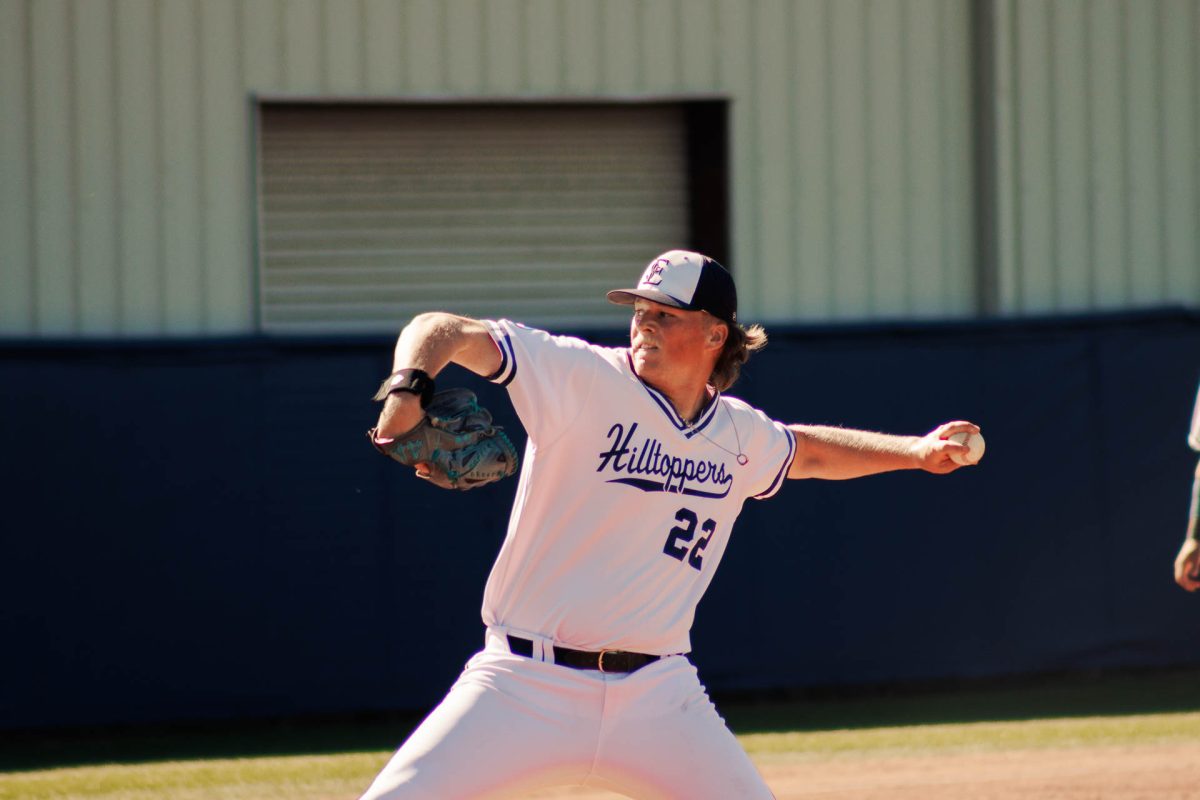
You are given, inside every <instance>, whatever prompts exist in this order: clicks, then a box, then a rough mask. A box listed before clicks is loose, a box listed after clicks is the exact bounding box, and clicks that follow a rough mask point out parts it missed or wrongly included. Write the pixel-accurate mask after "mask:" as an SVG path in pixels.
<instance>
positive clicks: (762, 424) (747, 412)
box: [727, 398, 796, 500]
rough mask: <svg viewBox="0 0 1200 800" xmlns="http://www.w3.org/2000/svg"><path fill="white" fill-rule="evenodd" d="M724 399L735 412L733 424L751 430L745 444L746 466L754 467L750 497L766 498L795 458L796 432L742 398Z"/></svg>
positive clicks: (776, 490)
mask: <svg viewBox="0 0 1200 800" xmlns="http://www.w3.org/2000/svg"><path fill="white" fill-rule="evenodd" d="M727 401H728V402H729V403H730V408H731V410H733V412H734V417H735V419H736V423H735V424H736V425H737V426H738V427H746V428H748V429H749V430H750V436H749V440H748V441H747V443H746V447H745V451H746V455H747V456H748V457H749V458H750V462H749V464H748V466H752V467H754V469H753V472H752V473H751V475H752V477H751V484H750V492H749V496H750V497H752V498H754V499H755V500H765V499H767V498H768V497H772V496H774V495H775V493H776V492H778V491H779V489H780V487H781V486H783V482H784V481H785V480H786V479H787V472H788V469H789V468H791V466H792V459H793V458H795V457H796V435H795V434H794V433H792V431H791V430H790V429H789V428H788V427H787V426H786V425H784V424H783V423H782V422H776V421H775V420H773V419H771V418H770V417H768V416H767V415H766V414H764V413H763V412H762V411H759V410H758V409H756V408H753V407H751V406H749V405H747V404H746V403H744V402H742V401H741V400H738V399H736V398H727ZM747 423H749V424H748V425H747Z"/></svg>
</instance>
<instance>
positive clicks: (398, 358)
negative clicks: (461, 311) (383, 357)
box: [376, 311, 501, 438]
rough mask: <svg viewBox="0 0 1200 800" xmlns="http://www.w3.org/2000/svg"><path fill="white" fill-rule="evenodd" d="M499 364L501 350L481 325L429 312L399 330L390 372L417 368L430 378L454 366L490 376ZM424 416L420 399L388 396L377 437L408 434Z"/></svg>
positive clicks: (394, 395) (475, 321)
mask: <svg viewBox="0 0 1200 800" xmlns="http://www.w3.org/2000/svg"><path fill="white" fill-rule="evenodd" d="M500 362H501V356H500V350H499V349H498V348H497V347H496V343H495V342H494V341H492V337H491V334H489V333H488V329H487V327H486V326H485V325H484V324H483V323H482V322H480V321H478V320H474V319H471V318H470V317H460V316H458V315H456V314H447V313H445V312H442V311H432V312H427V313H424V314H418V315H417V316H415V317H413V319H412V321H411V322H409V323H408V324H407V325H405V326H404V330H402V331H400V337H399V338H398V339H397V340H396V348H395V350H394V352H393V354H392V371H393V372H395V371H396V370H401V369H419V370H423V371H424V372H426V373H428V374H429V376H430V377H431V378H432V377H434V376H436V375H437V374H438V373H439V372H441V371H442V370H443V369H445V367H446V365H447V364H451V363H453V364H458V365H459V366H461V367H465V368H466V369H469V370H471V372H474V373H475V374H477V375H491V374H492V373H494V372H495V371H496V370H498V369H499V368H500ZM423 416H424V412H423V411H422V409H421V401H420V398H419V397H417V396H416V395H415V394H412V393H410V392H397V393H395V394H391V395H388V397H387V400H386V401H384V404H383V410H382V411H380V412H379V422H378V424H377V425H376V428H377V434H376V435H377V436H379V437H380V438H394V437H396V436H399V435H401V434H403V433H407V432H408V431H410V430H412V429H413V427H415V426H416V424H417V423H418V422H420V421H421V418H422V417H423Z"/></svg>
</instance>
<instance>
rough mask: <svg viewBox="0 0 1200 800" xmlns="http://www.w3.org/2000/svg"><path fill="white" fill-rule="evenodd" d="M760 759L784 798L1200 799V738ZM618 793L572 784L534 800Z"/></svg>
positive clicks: (609, 798) (605, 797)
mask: <svg viewBox="0 0 1200 800" xmlns="http://www.w3.org/2000/svg"><path fill="white" fill-rule="evenodd" d="M758 763H759V766H760V768H761V769H762V771H763V774H764V775H765V776H766V778H767V782H768V783H769V784H770V785H771V788H772V789H773V790H774V792H775V795H776V797H777V798H778V800H794V799H795V798H810V797H819V798H826V799H827V800H885V798H886V800H951V799H953V800H966V799H967V798H969V800H1018V798H1020V800H1029V798H1036V800H1110V798H1111V799H1114V800H1115V799H1118V798H1119V800H1151V798H1153V800H1200V747H1198V746H1197V745H1194V744H1190V745H1158V746H1156V745H1144V746H1143V745H1138V746H1132V747H1099V748H1096V747H1094V748H1063V749H1046V750H1005V751H998V752H975V753H953V754H944V755H938V756H887V757H875V756H863V757H847V758H835V759H829V760H820V761H817V760H808V759H805V758H802V757H801V758H788V757H766V758H761V759H758ZM618 797H619V795H615V794H612V793H610V792H600V791H595V790H589V789H571V790H565V789H564V790H557V791H553V792H538V793H537V794H533V795H530V800H534V799H535V798H536V800H614V798H618ZM730 800H735V799H734V798H731V799H730Z"/></svg>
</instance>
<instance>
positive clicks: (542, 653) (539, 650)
mask: <svg viewBox="0 0 1200 800" xmlns="http://www.w3.org/2000/svg"><path fill="white" fill-rule="evenodd" d="M533 657H534V658H535V659H537V660H538V661H549V660H551V659H548V658H546V640H545V639H543V638H542V637H540V636H535V637H534V639H533Z"/></svg>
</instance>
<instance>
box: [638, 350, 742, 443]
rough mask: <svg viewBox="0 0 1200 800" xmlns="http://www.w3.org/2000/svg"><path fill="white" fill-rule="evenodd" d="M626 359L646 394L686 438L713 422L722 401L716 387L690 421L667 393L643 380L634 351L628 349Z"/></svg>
mask: <svg viewBox="0 0 1200 800" xmlns="http://www.w3.org/2000/svg"><path fill="white" fill-rule="evenodd" d="M625 359H626V361H627V362H628V364H629V371H630V373H632V374H633V377H634V378H636V379H637V381H638V383H640V384H641V385H642V388H643V389H645V390H646V394H648V395H650V399H651V400H653V401H654V402H655V403H657V404H658V407H659V408H660V409H662V412H663V414H665V415H666V417H667V419H669V420H670V421H671V424H672V425H674V426H675V429H676V430H678V431H679V432H680V433H682V434H683V435H684V438H687V439H691V438H692V437H693V436H695V435H696V434H697V433H699V432H700V431H702V430H704V429H705V428H707V427H708V425H709V423H710V422H712V420H713V417H714V416H716V413H717V406H718V405H720V401H721V393H720V392H719V391H717V390H716V389H714V390H713V393H712V396H711V397H710V398H709V399H708V404H707V405H706V406H704V408H703V409H702V410H701V411H700V414H699V415H698V416H697V417H696V421H695V422H694V423H688V422H686V421H685V420H684V419H683V417H681V416H679V412H677V411H676V410H675V406H673V405H671V401H670V400H668V399H667V396H666V395H665V394H663V393H662V392H660V391H659V390H658V389H655V388H654V387H653V386H651V385H650V384H648V383H646V382H645V381H644V380H642V376H641V375H638V374H637V370H636V369H634V368H633V353H631V352H629V351H626V352H625Z"/></svg>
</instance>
